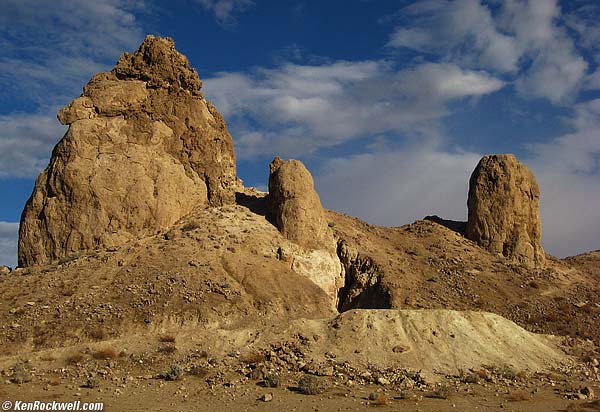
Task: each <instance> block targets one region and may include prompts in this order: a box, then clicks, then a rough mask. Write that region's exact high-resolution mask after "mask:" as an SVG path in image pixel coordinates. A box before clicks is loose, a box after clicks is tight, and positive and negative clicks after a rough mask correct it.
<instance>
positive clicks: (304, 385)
mask: <svg viewBox="0 0 600 412" xmlns="http://www.w3.org/2000/svg"><path fill="white" fill-rule="evenodd" d="M298 392H300V393H302V394H304V395H317V394H319V393H320V392H321V388H320V386H319V380H318V379H317V378H315V377H314V376H311V375H304V376H303V377H302V378H301V379H300V380H299V381H298Z"/></svg>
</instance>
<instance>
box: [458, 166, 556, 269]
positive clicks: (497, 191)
mask: <svg viewBox="0 0 600 412" xmlns="http://www.w3.org/2000/svg"><path fill="white" fill-rule="evenodd" d="M539 202H540V191H539V188H538V185H537V182H536V179H535V176H534V175H533V173H531V171H530V170H529V169H528V168H527V167H526V166H524V165H523V164H521V163H520V162H519V161H518V160H517V158H516V157H515V156H514V155H510V154H503V155H489V156H484V157H483V158H482V159H481V160H480V161H479V164H478V165H477V167H476V168H475V170H474V171H473V174H472V175H471V179H470V181H469V198H468V201H467V204H468V208H469V219H468V222H467V238H469V239H471V240H473V241H475V242H477V243H478V244H479V245H481V246H482V247H484V248H485V249H487V250H489V251H490V252H492V253H498V254H500V255H503V256H505V257H506V258H508V259H510V260H512V261H513V262H518V263H520V264H523V265H525V266H529V267H542V266H543V265H544V262H545V255H544V250H543V249H542V245H541V236H542V225H541V222H540V215H539Z"/></svg>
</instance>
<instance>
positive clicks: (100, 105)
mask: <svg viewBox="0 0 600 412" xmlns="http://www.w3.org/2000/svg"><path fill="white" fill-rule="evenodd" d="M201 87H202V82H201V81H200V79H199V78H198V74H197V72H196V71H195V70H194V69H193V68H191V67H190V64H189V62H188V60H187V58H186V57H185V56H184V55H182V54H181V53H179V52H178V51H177V50H175V46H174V43H173V40H171V39H168V38H160V37H154V36H147V37H146V39H145V40H144V42H143V43H142V45H141V46H140V48H139V49H138V50H137V51H136V52H135V53H133V54H129V53H125V54H123V55H122V56H121V58H120V60H119V62H118V63H117V65H116V67H115V68H114V69H113V70H112V71H111V72H106V73H98V74H96V75H95V76H93V77H92V79H91V80H90V81H89V83H88V84H87V85H86V86H85V87H84V89H83V94H82V95H81V97H79V98H77V99H75V100H73V101H72V102H71V103H69V104H68V105H67V106H66V107H65V108H63V109H62V110H61V111H60V112H59V113H58V119H59V121H60V122H61V123H63V124H66V125H69V129H68V131H67V133H66V134H65V136H64V137H63V138H62V140H61V141H60V142H59V143H58V144H57V145H56V147H55V148H54V150H53V152H52V157H51V159H50V163H49V165H48V167H47V168H46V170H44V171H43V172H42V173H41V174H40V176H39V177H38V178H37V180H36V183H35V187H34V189H33V194H32V195H31V198H30V199H29V200H28V202H27V204H26V206H25V209H24V211H23V214H22V217H21V226H20V230H19V265H20V266H31V265H36V264H45V263H48V262H51V261H53V260H55V259H58V258H61V257H63V256H66V255H70V254H72V253H74V252H79V251H83V250H89V249H96V248H103V247H110V246H118V245H121V244H123V243H124V242H127V241H129V240H132V239H136V238H140V237H143V236H147V235H153V234H156V233H157V232H159V231H163V230H165V229H166V228H168V227H169V226H170V225H172V224H173V223H174V222H176V221H178V220H179V219H180V218H181V217H182V216H185V215H186V214H188V213H189V212H190V211H191V210H192V209H193V208H194V207H196V206H198V205H210V206H220V205H223V204H229V203H233V202H234V201H235V190H236V187H237V185H238V180H237V177H236V170H235V154H234V150H233V142H232V139H231V136H230V135H229V132H228V131H227V126H226V124H225V121H224V119H223V117H222V116H221V115H220V114H219V113H218V112H217V110H216V109H215V107H214V106H213V105H212V104H211V103H209V102H207V101H206V100H205V99H204V97H203V95H202V93H201V91H200V90H201Z"/></svg>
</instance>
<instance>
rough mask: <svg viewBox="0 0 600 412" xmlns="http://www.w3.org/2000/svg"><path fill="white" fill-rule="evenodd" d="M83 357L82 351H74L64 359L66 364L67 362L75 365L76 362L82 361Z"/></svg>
mask: <svg viewBox="0 0 600 412" xmlns="http://www.w3.org/2000/svg"><path fill="white" fill-rule="evenodd" d="M83 358H84V356H83V354H82V353H80V352H75V353H72V354H70V355H68V356H67V358H66V359H65V360H66V361H67V364H69V365H77V364H78V363H81V362H82V361H83Z"/></svg>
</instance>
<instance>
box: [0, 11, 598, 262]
mask: <svg viewBox="0 0 600 412" xmlns="http://www.w3.org/2000/svg"><path fill="white" fill-rule="evenodd" d="M598 21H600V4H599V3H598V2H597V1H594V0H590V1H580V0H571V1H563V2H560V1H558V0H556V1H554V0H543V1H542V0H539V1H538V0H532V1H525V0H488V1H483V0H455V1H443V0H431V1H430V0H425V1H416V2H415V1H385V0H345V1H326V2H323V1H261V0H252V1H251V0H175V1H172V2H169V4H168V6H167V3H166V2H158V1H155V2H153V1H149V0H95V1H93V2H91V1H87V0H52V1H50V0H4V1H3V3H2V8H1V9H0V88H1V90H2V93H1V94H0V199H1V201H0V264H8V265H11V266H14V265H15V262H16V233H17V229H18V221H19V218H20V213H21V210H22V208H23V205H24V203H25V201H26V200H27V198H28V197H29V195H30V193H31V190H32V187H33V183H34V179H35V177H36V176H37V174H38V173H39V172H40V171H41V170H42V169H43V168H44V167H45V166H46V164H47V162H48V159H49V156H50V152H51V149H52V147H53V145H54V144H56V142H57V141H58V140H59V139H60V138H61V137H62V135H63V134H64V132H65V128H64V127H63V126H61V125H60V124H59V123H58V121H57V120H56V112H57V111H58V109H60V108H61V107H62V106H64V105H65V104H66V103H68V102H69V101H70V100H72V99H73V98H75V97H77V96H78V95H79V94H80V93H81V89H82V86H83V85H84V84H85V83H86V82H87V81H88V80H89V78H90V77H91V75H92V74H94V73H95V72H98V71H103V70H110V69H111V68H112V66H113V65H114V64H115V62H116V61H117V60H118V57H119V55H120V53H121V52H123V51H133V50H135V49H136V48H137V46H138V45H139V43H140V42H141V40H142V39H143V38H144V36H145V35H146V34H149V33H152V34H157V35H163V36H171V37H173V38H174V39H175V42H176V46H177V48H178V49H179V50H180V51H181V52H183V53H184V54H186V55H187V56H188V58H189V59H190V62H191V64H192V65H193V66H194V67H196V68H197V70H198V72H199V74H200V77H201V78H202V80H203V82H204V92H205V94H206V95H207V97H208V98H209V99H211V100H212V101H213V102H214V103H215V104H216V106H217V107H218V109H219V110H220V111H221V113H222V114H223V115H224V116H225V118H226V120H227V122H228V124H229V128H230V131H231V134H232V135H233V137H234V141H235V146H236V153H237V156H238V174H239V175H240V177H241V178H242V179H243V180H244V182H245V184H246V185H247V186H258V187H261V188H264V187H265V186H266V183H267V179H268V162H269V161H270V160H271V159H272V157H273V156H274V155H281V156H283V157H294V158H298V159H301V160H302V161H304V162H305V163H306V164H307V165H308V167H309V168H310V170H311V171H312V172H313V175H314V177H315V182H316V185H317V190H318V191H319V194H320V196H321V199H322V201H323V203H324V205H325V206H326V207H329V208H332V209H335V210H340V211H344V212H347V213H350V214H353V215H356V216H359V217H361V218H363V219H366V220H368V221H370V222H372V223H376V224H383V225H388V226H399V225H402V224H406V223H410V222H412V221H414V220H416V219H419V218H422V217H424V216H426V215H428V214H438V215H440V216H443V217H445V218H451V219H458V220H466V213H467V210H466V195H467V186H468V178H469V175H470V173H471V171H472V170H473V168H474V167H475V165H476V163H477V161H478V160H479V158H480V157H481V156H482V155H483V154H487V153H507V152H509V153H515V154H517V156H518V157H519V158H520V159H521V160H522V161H523V162H524V163H525V164H527V165H528V166H529V167H530V168H531V169H532V170H533V171H534V173H535V174H536V176H537V177H538V181H539V183H540V188H541V193H542V205H541V209H542V226H543V232H544V234H543V243H544V247H545V248H546V250H547V251H548V252H550V253H552V254H555V255H557V256H561V257H562V256H566V255H572V254H576V253H580V252H583V251H587V250H593V249H598V248H600V167H599V164H600V163H599V159H600V70H599V68H598V64H599V63H600V25H599V24H598V23H597V22H598Z"/></svg>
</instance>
